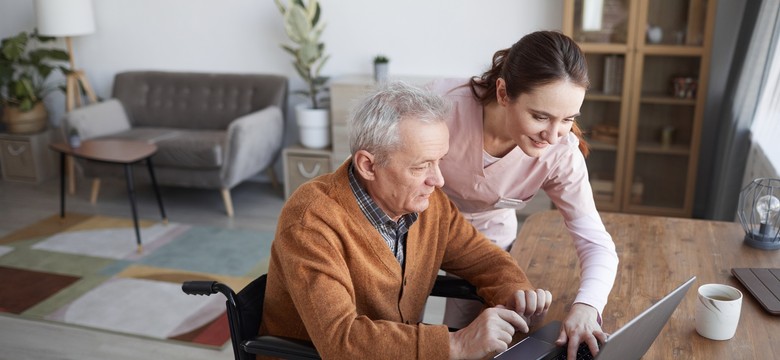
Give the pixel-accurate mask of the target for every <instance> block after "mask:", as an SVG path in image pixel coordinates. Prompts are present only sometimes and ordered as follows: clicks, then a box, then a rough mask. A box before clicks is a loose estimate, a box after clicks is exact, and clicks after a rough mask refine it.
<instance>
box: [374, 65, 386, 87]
mask: <svg viewBox="0 0 780 360" xmlns="http://www.w3.org/2000/svg"><path fill="white" fill-rule="evenodd" d="M389 68H390V65H389V64H388V63H375V64H374V81H376V82H378V83H380V84H384V83H385V82H387V73H388V70H389Z"/></svg>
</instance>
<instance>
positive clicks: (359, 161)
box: [352, 150, 376, 181]
mask: <svg viewBox="0 0 780 360" xmlns="http://www.w3.org/2000/svg"><path fill="white" fill-rule="evenodd" d="M374 160H375V158H374V154H371V153H370V152H368V151H366V150H358V151H357V152H356V153H355V155H352V165H353V166H354V167H355V171H357V174H358V175H360V177H361V178H363V179H365V180H367V181H373V180H374V179H375V178H376V173H375V172H374V166H376V163H375V162H374Z"/></svg>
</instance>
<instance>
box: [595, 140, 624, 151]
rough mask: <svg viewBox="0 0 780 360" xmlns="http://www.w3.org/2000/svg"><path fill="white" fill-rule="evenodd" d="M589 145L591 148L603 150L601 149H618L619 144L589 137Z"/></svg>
mask: <svg viewBox="0 0 780 360" xmlns="http://www.w3.org/2000/svg"><path fill="white" fill-rule="evenodd" d="M588 145H590V149H591V150H601V151H617V148H618V147H617V144H610V143H605V142H601V141H595V140H590V139H588Z"/></svg>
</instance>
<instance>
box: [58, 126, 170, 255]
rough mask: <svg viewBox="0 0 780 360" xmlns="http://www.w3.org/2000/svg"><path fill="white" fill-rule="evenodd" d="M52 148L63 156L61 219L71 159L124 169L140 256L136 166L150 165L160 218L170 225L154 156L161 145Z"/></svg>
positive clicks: (130, 143)
mask: <svg viewBox="0 0 780 360" xmlns="http://www.w3.org/2000/svg"><path fill="white" fill-rule="evenodd" d="M49 146H50V147H51V149H52V150H54V151H57V152H59V153H60V218H65V172H66V170H65V158H66V157H67V156H68V155H70V156H72V157H74V158H82V159H87V160H93V161H100V162H104V163H109V164H117V165H124V167H125V178H126V182H127V195H128V197H129V198H130V208H131V210H132V211H133V225H134V226H135V237H136V243H137V244H138V252H139V253H140V252H141V251H142V250H143V247H142V245H141V231H140V230H139V228H138V210H137V209H136V201H135V187H134V185H133V167H132V165H133V164H135V163H139V162H141V161H144V160H145V161H146V166H147V168H148V169H149V176H150V177H151V178H152V185H154V195H155V196H156V197H157V205H158V206H159V207H160V215H161V216H162V219H163V222H164V223H166V224H167V223H168V217H167V216H166V215H165V208H164V207H163V203H162V197H161V196H160V189H159V187H158V186H157V179H156V178H155V176H154V167H153V166H152V155H154V154H155V153H156V152H157V145H154V144H148V143H144V142H139V141H128V140H86V141H84V142H82V143H81V146H79V147H78V148H72V147H70V145H68V144H67V143H64V142H59V143H53V144H50V145H49Z"/></svg>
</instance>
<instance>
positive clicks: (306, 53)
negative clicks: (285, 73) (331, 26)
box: [274, 0, 330, 109]
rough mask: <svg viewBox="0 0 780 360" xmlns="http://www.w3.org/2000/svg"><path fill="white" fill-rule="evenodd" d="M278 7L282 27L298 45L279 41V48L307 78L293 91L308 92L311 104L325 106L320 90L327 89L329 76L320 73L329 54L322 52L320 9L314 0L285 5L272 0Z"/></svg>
mask: <svg viewBox="0 0 780 360" xmlns="http://www.w3.org/2000/svg"><path fill="white" fill-rule="evenodd" d="M274 1H275V2H276V6H277V7H278V8H279V11H280V12H281V13H282V15H283V16H284V29H285V31H286V32H287V36H288V37H289V38H290V40H292V42H294V43H295V44H296V45H297V47H293V46H289V45H284V44H283V45H282V48H283V49H284V50H285V51H287V52H288V53H290V55H292V56H293V57H294V58H295V59H294V61H293V66H294V67H295V70H296V71H297V72H298V75H300V77H301V78H302V79H303V81H304V82H306V85H307V89H306V90H300V91H296V93H297V94H301V95H304V96H307V97H308V98H309V100H310V101H311V105H312V108H314V109H319V108H322V107H324V106H326V104H325V102H324V101H323V100H324V99H323V96H324V95H323V94H324V93H325V92H326V91H327V89H326V88H325V83H326V82H327V81H328V78H327V77H325V76H321V75H320V71H321V70H322V67H323V66H324V65H325V63H326V62H327V61H328V58H329V57H330V55H326V54H325V44H324V43H323V42H321V41H320V36H321V35H322V31H323V30H324V29H325V23H324V22H320V15H321V14H322V9H321V8H320V3H319V2H318V1H317V0H309V1H308V2H304V0H288V2H287V6H285V4H282V1H281V0H274Z"/></svg>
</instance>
